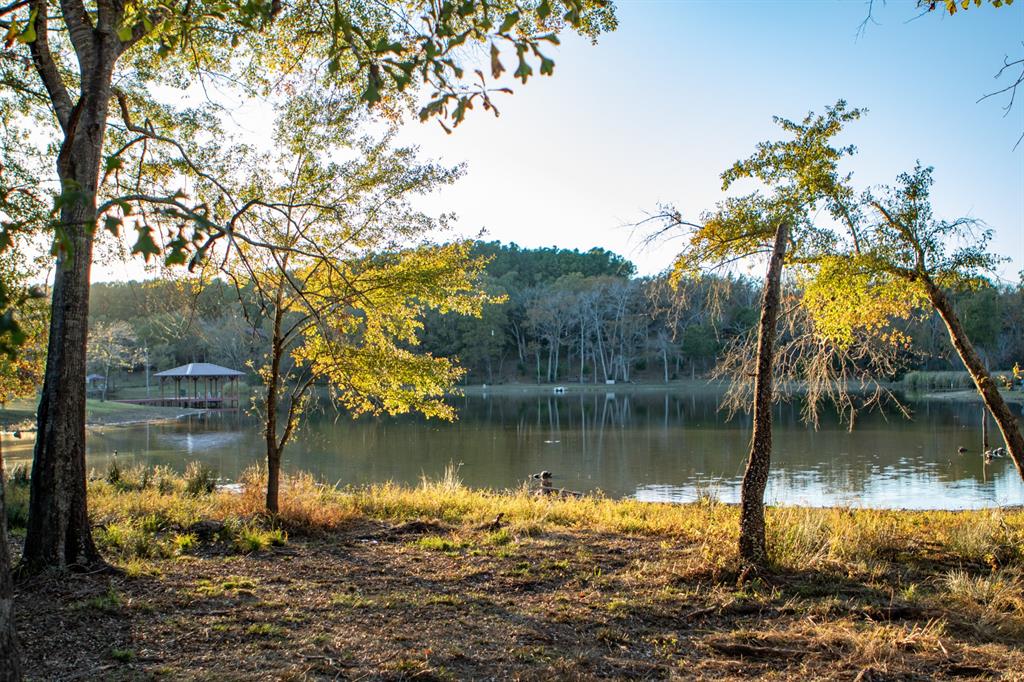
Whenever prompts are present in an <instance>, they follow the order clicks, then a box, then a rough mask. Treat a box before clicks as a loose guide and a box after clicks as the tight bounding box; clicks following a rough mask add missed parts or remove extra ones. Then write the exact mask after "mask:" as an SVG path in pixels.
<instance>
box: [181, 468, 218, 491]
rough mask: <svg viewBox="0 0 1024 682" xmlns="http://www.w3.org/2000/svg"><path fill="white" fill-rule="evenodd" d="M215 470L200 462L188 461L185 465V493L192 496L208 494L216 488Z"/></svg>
mask: <svg viewBox="0 0 1024 682" xmlns="http://www.w3.org/2000/svg"><path fill="white" fill-rule="evenodd" d="M217 480H218V479H217V472H216V470H214V468H213V467H211V466H209V465H207V464H203V463H202V462H189V463H188V466H186V467H185V494H186V495H191V496H193V497H199V496H200V495H209V494H210V493H212V492H213V491H214V490H216V489H217Z"/></svg>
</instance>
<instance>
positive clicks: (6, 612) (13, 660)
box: [0, 453, 21, 682]
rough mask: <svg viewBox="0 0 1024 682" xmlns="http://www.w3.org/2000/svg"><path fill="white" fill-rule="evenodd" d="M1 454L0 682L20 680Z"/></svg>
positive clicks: (4, 480)
mask: <svg viewBox="0 0 1024 682" xmlns="http://www.w3.org/2000/svg"><path fill="white" fill-rule="evenodd" d="M6 487H7V477H6V475H5V474H4V459H3V453H0V682H16V681H17V680H20V679H21V656H20V655H19V652H18V639H17V637H16V635H15V630H14V585H13V584H12V580H11V553H10V549H9V548H8V546H7V504H6V502H7V501H6V499H5V497H4V491H5V489H6Z"/></svg>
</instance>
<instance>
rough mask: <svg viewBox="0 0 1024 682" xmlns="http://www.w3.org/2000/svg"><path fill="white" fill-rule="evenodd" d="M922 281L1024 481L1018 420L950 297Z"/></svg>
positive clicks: (1023, 448)
mask: <svg viewBox="0 0 1024 682" xmlns="http://www.w3.org/2000/svg"><path fill="white" fill-rule="evenodd" d="M923 281H924V285H925V288H926V289H927V291H928V298H929V300H930V301H931V302H932V305H933V306H934V307H935V310H936V311H938V313H939V316H940V317H941V318H942V321H943V322H944V323H945V324H946V329H947V330H948V331H949V340H950V341H951V342H952V343H953V348H954V349H956V352H957V355H959V356H960V359H961V360H962V361H963V363H964V366H965V367H966V368H967V371H968V372H969V373H970V375H971V379H973V380H974V385H975V386H976V387H977V388H978V393H980V394H981V398H982V400H984V401H985V407H987V408H988V410H989V412H991V413H992V417H993V419H995V421H996V426H998V427H999V432H1000V433H1001V434H1002V435H1003V441H1004V442H1005V443H1006V449H1007V450H1008V451H1009V452H1010V457H1012V458H1013V463H1014V464H1015V465H1016V466H1017V473H1018V474H1020V477H1021V478H1022V479H1024V435H1021V432H1020V426H1019V425H1018V424H1017V418H1016V417H1014V416H1013V412H1011V411H1010V408H1009V406H1008V405H1007V404H1006V401H1005V400H1003V396H1002V395H1001V394H1000V393H999V389H998V387H996V383H995V382H994V381H992V377H991V376H990V375H989V373H988V370H986V369H985V364H984V363H983V362H982V361H981V358H980V357H979V356H978V353H977V351H975V350H974V346H973V345H972V344H971V340H970V339H969V338H967V332H966V331H964V328H963V325H961V324H960V318H958V317H957V315H956V312H954V310H953V304H952V302H951V301H950V300H949V297H948V296H946V294H945V292H944V291H942V289H940V288H939V287H938V286H936V285H935V283H934V282H933V281H932V280H931V278H930V277H924V278H923Z"/></svg>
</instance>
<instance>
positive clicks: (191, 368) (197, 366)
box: [153, 362, 245, 378]
mask: <svg viewBox="0 0 1024 682" xmlns="http://www.w3.org/2000/svg"><path fill="white" fill-rule="evenodd" d="M244 375H245V372H239V371H238V370H237V369H228V368H227V367H221V366H220V365H214V364H212V363H209V362H190V363H189V364H187V365H182V366H181V367H175V368H174V369H167V370H164V371H163V372H157V373H156V374H154V375H153V376H155V377H174V378H183V377H240V376H244Z"/></svg>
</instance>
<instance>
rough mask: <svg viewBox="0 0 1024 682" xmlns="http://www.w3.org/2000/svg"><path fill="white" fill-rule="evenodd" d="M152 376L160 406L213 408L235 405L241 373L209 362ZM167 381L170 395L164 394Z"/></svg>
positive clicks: (188, 365) (197, 363) (189, 365)
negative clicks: (158, 383)
mask: <svg viewBox="0 0 1024 682" xmlns="http://www.w3.org/2000/svg"><path fill="white" fill-rule="evenodd" d="M153 376H155V377H157V378H159V379H160V404H161V405H177V406H180V407H199V408H207V409H217V408H222V407H238V378H239V377H241V376H245V373H244V372H239V371H238V370H237V369H228V368H227V367H221V366H220V365H214V364H211V363H209V362H190V363H189V364H187V365H182V366H181V367H175V368H174V369H168V370H164V371H163V372H157V373H156V374H154V375H153ZM190 381H191V382H192V385H191V391H190V390H189V388H190V387H189V382H190ZM167 383H170V384H171V386H172V387H173V388H172V390H173V394H172V395H170V396H167V395H165V389H164V385H165V384H167ZM182 384H184V388H183V387H182Z"/></svg>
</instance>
